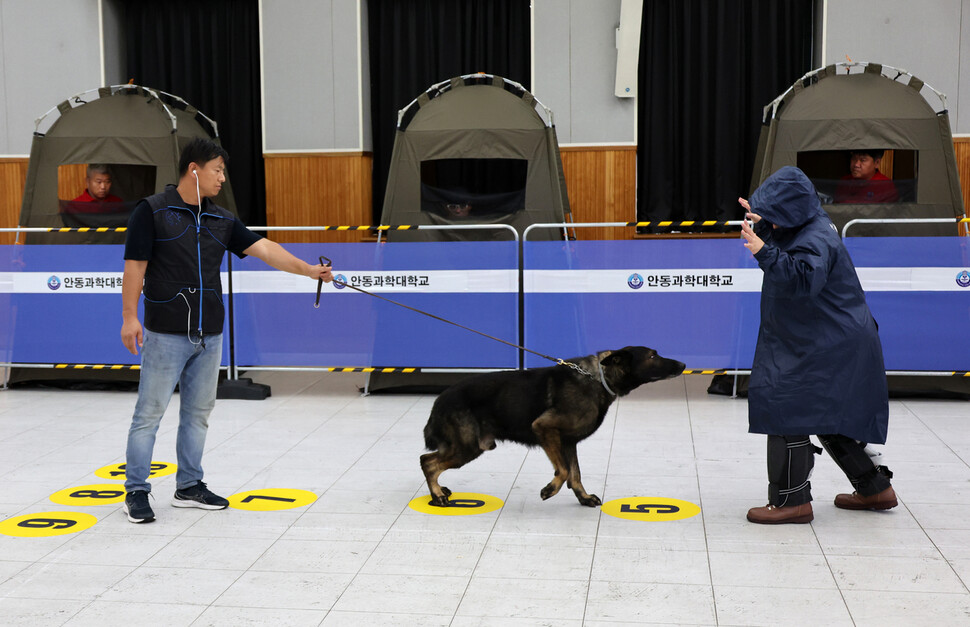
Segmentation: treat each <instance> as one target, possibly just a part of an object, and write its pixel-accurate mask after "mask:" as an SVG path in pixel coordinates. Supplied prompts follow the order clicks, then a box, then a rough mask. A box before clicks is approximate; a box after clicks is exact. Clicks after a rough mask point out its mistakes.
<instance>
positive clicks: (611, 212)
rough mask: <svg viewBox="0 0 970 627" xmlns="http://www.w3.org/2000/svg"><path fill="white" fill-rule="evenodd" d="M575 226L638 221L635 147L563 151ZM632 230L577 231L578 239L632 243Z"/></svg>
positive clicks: (597, 229) (582, 148)
mask: <svg viewBox="0 0 970 627" xmlns="http://www.w3.org/2000/svg"><path fill="white" fill-rule="evenodd" d="M560 153H561V155H562V166H563V173H564V175H565V178H566V190H567V192H568V194H569V205H570V208H571V210H572V214H573V221H574V222H633V221H635V220H636V214H637V208H636V189H637V152H636V146H575V147H573V146H570V147H564V148H561V149H560ZM635 230H636V229H634V228H633V227H608V228H602V229H599V228H596V229H592V228H584V229H576V237H577V238H578V239H630V238H632V237H633V235H634V233H635Z"/></svg>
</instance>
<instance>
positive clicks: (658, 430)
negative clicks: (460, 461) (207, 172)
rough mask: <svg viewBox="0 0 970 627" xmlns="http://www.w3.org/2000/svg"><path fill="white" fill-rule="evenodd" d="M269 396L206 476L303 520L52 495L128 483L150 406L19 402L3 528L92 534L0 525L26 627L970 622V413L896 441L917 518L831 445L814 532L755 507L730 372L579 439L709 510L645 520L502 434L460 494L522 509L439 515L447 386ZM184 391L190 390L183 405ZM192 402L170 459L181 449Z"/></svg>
mask: <svg viewBox="0 0 970 627" xmlns="http://www.w3.org/2000/svg"><path fill="white" fill-rule="evenodd" d="M255 379H256V380H257V381H261V382H264V383H268V384H270V385H271V386H272V389H273V395H272V397H270V398H269V399H267V400H265V401H258V402H257V401H219V402H218V403H217V406H216V409H215V411H214V412H213V415H212V418H211V421H210V431H209V440H208V447H207V452H206V456H205V460H204V461H205V468H206V480H207V482H208V483H209V485H210V487H211V488H213V489H214V490H215V491H216V492H218V493H221V494H224V495H226V496H228V495H231V494H234V493H238V492H244V491H249V490H256V489H261V488H263V489H265V488H296V489H301V490H308V491H311V492H313V493H315V494H316V495H317V497H318V498H317V500H316V501H314V502H313V503H312V504H310V505H307V506H304V507H301V508H296V509H290V510H281V511H274V512H253V511H244V510H238V509H227V510H224V511H215V512H205V511H200V510H191V509H189V510H185V509H175V508H172V507H170V506H169V498H170V496H171V492H172V490H173V486H174V479H173V477H172V476H167V477H162V478H160V479H157V480H155V482H154V498H155V500H154V501H153V506H154V508H155V513H156V516H157V520H156V522H154V523H151V524H144V525H133V524H131V523H129V522H128V521H127V519H126V517H125V515H124V513H123V512H121V510H120V508H119V507H118V506H117V505H102V506H95V507H73V508H72V507H69V506H62V505H56V504H54V503H52V502H51V501H50V500H49V496H50V495H51V494H53V493H55V492H58V491H60V490H63V489H65V488H70V487H74V486H81V485H89V484H95V483H104V482H105V480H103V479H99V478H97V477H95V476H94V474H93V473H94V471H95V470H96V469H98V468H101V467H103V466H107V465H110V464H117V463H121V462H123V461H124V460H123V453H124V445H125V437H126V433H127V428H128V422H129V418H130V415H131V410H132V408H133V406H134V401H135V394H134V393H125V392H73V391H57V390H33V389H29V390H27V389H14V390H7V391H2V392H0V520H5V519H7V518H10V517H14V516H20V515H23V514H32V513H38V512H45V511H58V510H67V511H78V512H87V513H90V514H93V515H94V516H96V517H97V519H98V522H97V523H96V524H95V525H94V526H93V527H90V528H89V529H86V530H84V531H81V532H78V533H74V534H69V535H62V536H55V537H39V538H21V537H12V536H7V535H0V623H2V624H4V625H72V626H73V625H97V626H103V625H116V624H117V625H121V624H142V625H169V626H177V625H234V626H235V625H263V624H266V625H323V626H326V627H332V626H336V625H348V626H354V627H359V626H368V625H374V626H381V627H386V626H394V625H401V626H408V627H411V626H414V625H434V626H438V625H441V626H445V625H452V626H455V627H473V626H475V627H493V626H495V627H497V626H502V627H506V626H508V627H525V626H532V625H555V626H579V625H587V626H589V627H594V626H595V627H607V626H618V625H629V624H663V625H670V624H690V625H781V624H784V625H799V624H805V625H818V624H824V625H830V626H832V627H835V626H838V625H880V626H885V625H934V626H937V625H970V591H968V584H970V403H967V402H963V401H927V400H894V401H892V403H891V420H890V441H889V443H888V444H887V445H886V446H885V447H882V451H883V453H884V458H885V460H886V463H887V464H888V465H889V466H890V467H891V468H892V470H893V471H894V472H895V473H896V478H895V480H894V485H895V486H896V489H897V492H898V494H899V497H900V506H899V507H898V508H896V509H894V510H891V511H889V512H849V511H843V510H838V509H836V508H835V507H834V505H833V504H832V499H833V498H834V496H835V494H836V493H838V492H842V491H847V490H849V489H850V487H849V485H848V482H847V481H846V480H845V479H844V477H842V476H841V474H840V473H839V471H838V469H837V468H836V467H835V465H834V464H833V463H832V461H831V460H830V459H828V458H827V457H820V458H817V463H816V467H815V468H816V470H815V476H814V477H813V492H814V495H815V499H816V500H815V502H814V508H815V521H814V522H813V523H812V524H811V525H783V526H777V527H764V526H759V525H752V524H749V523H747V522H746V521H745V519H744V514H745V512H746V511H747V509H748V508H749V507H752V506H757V505H763V504H764V503H765V500H766V496H765V493H766V486H765V477H764V472H765V459H764V448H765V444H764V438H763V436H756V435H750V434H748V433H747V421H746V412H747V406H746V401H744V400H743V399H730V398H726V397H723V396H709V395H708V394H706V392H705V388H706V386H707V384H708V383H709V380H710V379H709V378H708V377H701V376H685V377H680V378H678V379H674V380H671V381H665V382H662V383H658V384H653V385H650V386H646V387H644V388H641V389H640V390H637V391H636V392H634V393H633V394H631V395H630V396H628V397H626V398H623V399H621V400H620V401H619V402H618V403H617V404H615V405H614V406H613V408H611V410H610V413H609V416H608V418H607V420H606V422H605V423H604V424H603V426H602V427H601V429H600V430H599V431H598V432H597V433H596V434H595V435H593V436H592V437H591V438H590V439H589V440H587V441H586V442H584V443H583V444H581V445H580V461H581V463H582V467H583V471H584V473H583V479H584V483H585V485H586V488H587V489H588V490H589V491H590V492H593V493H596V494H598V495H600V497H601V498H603V500H604V501H608V500H611V499H618V498H624V497H633V496H653V497H667V498H676V499H681V500H686V501H690V502H692V503H696V504H698V505H699V506H700V507H701V513H700V514H699V515H697V516H695V517H693V518H689V519H685V520H678V521H665V522H644V521H632V520H625V519H620V518H615V517H612V516H609V515H607V514H605V513H603V512H602V511H600V509H598V508H586V507H582V506H580V505H579V504H578V503H577V502H576V500H575V498H574V497H573V495H572V493H571V492H570V491H568V490H566V489H564V490H563V491H562V492H561V493H560V494H559V495H558V496H556V497H554V498H552V499H550V500H549V501H545V502H543V501H541V500H540V498H539V490H540V489H541V488H542V487H543V486H544V485H545V484H546V482H548V480H549V479H550V477H551V467H550V465H549V463H548V461H547V460H546V459H545V457H544V455H543V454H542V452H541V451H539V450H532V451H530V450H528V449H526V448H524V447H522V446H519V445H515V444H508V443H504V444H500V445H499V447H498V448H497V449H496V450H494V451H491V452H489V453H486V454H485V455H483V456H482V457H481V458H480V459H478V460H476V461H474V462H472V463H471V464H469V465H468V466H467V467H466V468H463V469H460V470H452V471H448V472H446V473H445V474H444V476H443V479H442V481H443V483H444V484H445V485H447V486H449V487H450V488H451V489H452V490H454V491H456V492H474V493H480V494H489V495H492V496H496V497H499V498H501V499H502V500H504V506H503V507H502V508H501V509H499V510H497V511H494V512H491V513H485V514H478V515H473V516H434V515H429V514H423V513H420V512H417V511H414V510H412V509H410V508H409V507H408V503H409V502H410V501H411V499H413V498H415V497H417V496H420V495H422V494H425V493H426V486H425V485H424V481H423V476H422V474H421V471H420V468H419V465H418V456H419V455H420V454H421V453H422V452H423V439H422V433H421V432H422V428H423V426H424V423H425V420H426V419H427V415H428V411H429V410H430V408H431V404H432V402H433V397H431V396H417V395H393V396H392V395H376V396H370V397H361V396H360V395H359V394H358V389H357V388H358V386H360V385H362V383H363V378H362V375H337V374H331V375H319V376H318V375H312V374H306V373H297V374H289V373H287V374H282V373H276V374H270V373H263V374H256V375H255ZM176 398H177V397H176ZM177 408H178V403H177V401H175V402H173V404H172V407H170V409H169V414H168V415H167V416H166V418H165V420H164V421H163V423H162V428H161V430H160V432H159V438H158V443H157V445H156V454H155V459H157V460H163V461H172V462H174V456H175V455H174V437H175V429H176V426H177Z"/></svg>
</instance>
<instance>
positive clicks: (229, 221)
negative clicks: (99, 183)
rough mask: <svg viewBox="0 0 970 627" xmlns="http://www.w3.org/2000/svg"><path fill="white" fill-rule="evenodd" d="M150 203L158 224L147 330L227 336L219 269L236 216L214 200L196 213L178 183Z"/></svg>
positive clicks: (148, 275) (148, 292) (148, 282)
mask: <svg viewBox="0 0 970 627" xmlns="http://www.w3.org/2000/svg"><path fill="white" fill-rule="evenodd" d="M145 201H146V202H147V203H148V205H149V207H150V208H151V210H152V218H153V221H154V224H155V241H154V243H153V244H152V258H151V260H150V261H149V262H148V268H147V269H146V271H145V286H144V294H145V327H146V328H147V329H149V330H150V331H155V332H158V333H187V332H198V331H199V330H200V329H201V331H202V333H203V334H205V335H210V334H215V333H222V325H223V322H224V320H225V310H224V308H223V306H222V281H221V279H220V277H219V266H220V265H221V264H222V258H223V255H225V252H226V248H227V247H228V245H229V238H230V236H231V234H232V227H233V222H234V221H235V216H233V214H232V213H231V212H230V211H228V210H227V209H224V208H222V207H220V206H219V205H217V204H215V203H214V202H212V201H210V200H209V199H203V201H202V210H201V212H200V213H198V214H197V213H196V212H195V211H193V210H192V209H190V208H189V207H188V206H187V205H186V204H185V202H184V201H183V200H182V197H181V196H180V195H179V193H178V191H177V190H176V188H175V186H174V185H166V186H165V191H163V192H161V193H160V194H155V195H154V196H149V197H148V198H146V199H145Z"/></svg>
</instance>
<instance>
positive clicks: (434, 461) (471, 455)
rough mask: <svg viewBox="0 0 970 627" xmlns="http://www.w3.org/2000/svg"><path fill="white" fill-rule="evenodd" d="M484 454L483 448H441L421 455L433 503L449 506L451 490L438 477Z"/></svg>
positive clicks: (422, 467)
mask: <svg viewBox="0 0 970 627" xmlns="http://www.w3.org/2000/svg"><path fill="white" fill-rule="evenodd" d="M481 454H482V451H481V449H475V450H471V451H469V450H462V451H449V452H447V453H443V452H442V451H441V449H438V450H437V451H434V452H432V453H425V454H424V455H422V456H421V470H422V471H424V478H425V480H426V481H427V482H428V490H430V492H431V504H432V505H437V506H438V507H448V497H449V496H451V490H449V489H448V488H446V487H444V486H442V485H440V484H439V483H438V477H440V476H441V473H443V472H444V471H446V470H448V469H449V468H461V467H462V466H464V465H465V464H467V463H468V462H470V461H472V460H473V459H475V458H476V457H478V456H479V455H481Z"/></svg>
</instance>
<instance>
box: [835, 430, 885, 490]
mask: <svg viewBox="0 0 970 627" xmlns="http://www.w3.org/2000/svg"><path fill="white" fill-rule="evenodd" d="M818 439H819V441H820V442H821V443H822V447H823V448H825V450H826V451H827V452H828V454H829V455H831V456H832V459H834V460H835V463H836V464H838V466H839V468H841V469H842V472H844V473H845V476H846V477H848V478H849V481H850V482H851V483H852V487H853V488H855V491H856V492H858V493H859V494H861V495H862V496H872V495H873V494H879V493H880V492H882V491H883V490H885V489H886V488H888V487H889V486H890V485H891V484H890V482H889V479H890V478H891V477H892V476H893V475H892V473H891V472H890V471H889V469H888V468H886V467H885V466H876V465H875V464H873V463H872V459H870V458H869V455H868V454H867V453H866V446H865V444H863V443H862V442H857V441H856V440H853V439H852V438H849V437H846V436H844V435H838V434H833V435H820V436H818Z"/></svg>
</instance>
